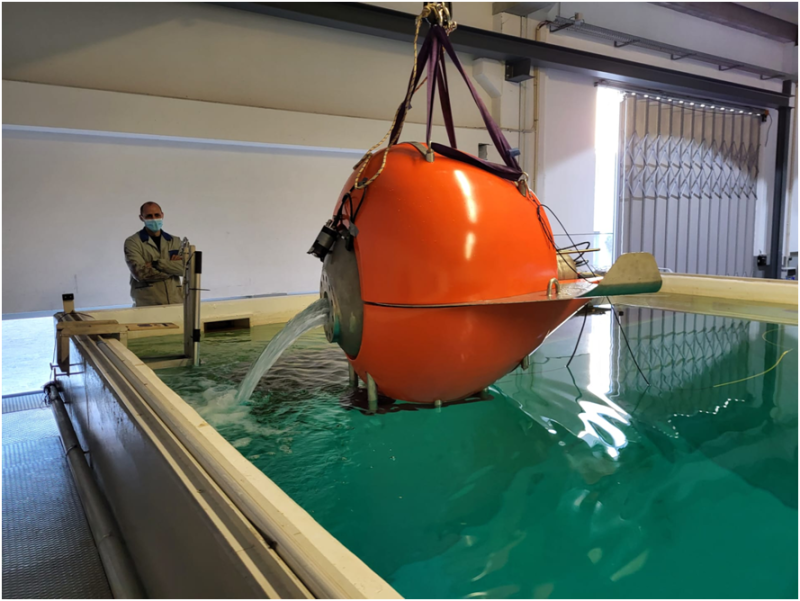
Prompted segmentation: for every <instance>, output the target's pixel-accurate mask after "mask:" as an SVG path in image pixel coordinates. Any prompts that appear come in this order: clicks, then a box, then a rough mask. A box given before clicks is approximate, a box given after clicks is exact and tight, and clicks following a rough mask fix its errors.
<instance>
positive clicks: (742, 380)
mask: <svg viewBox="0 0 800 601" xmlns="http://www.w3.org/2000/svg"><path fill="white" fill-rule="evenodd" d="M764 334H766V332H764ZM762 337H763V335H762ZM764 340H765V341H767V342H769V340H767V339H766V338H764ZM770 344H775V343H774V342H772V343H770ZM791 352H792V351H791V349H790V350H788V351H783V354H782V355H781V356H780V359H778V361H777V362H776V363H775V365H773V366H772V367H770V368H769V369H768V370H766V371H762V372H761V373H760V374H756V375H754V376H747V377H746V378H742V379H741V380H734V381H733V382H725V383H724V384H715V385H714V386H713V388H721V387H722V386H730V385H731V384H738V383H739V382H744V381H745V380H752V379H753V378H758V377H759V376H763V375H764V374H767V373H769V372H771V371H772V370H773V369H775V368H776V367H778V364H779V363H780V362H781V361H782V360H783V358H784V357H785V356H786V355H788V354H789V353H791Z"/></svg>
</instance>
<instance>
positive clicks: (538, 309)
mask: <svg viewBox="0 0 800 601" xmlns="http://www.w3.org/2000/svg"><path fill="white" fill-rule="evenodd" d="M382 158H383V153H378V154H376V155H375V156H373V157H372V158H371V160H370V164H369V165H368V166H367V168H366V169H365V171H364V173H363V174H362V178H370V177H371V176H372V175H373V174H375V172H376V171H377V169H378V168H379V166H380V165H381V161H382ZM354 180H355V172H354V174H353V175H352V176H351V177H350V179H349V180H348V182H347V184H346V185H345V187H344V189H343V191H342V196H341V197H340V200H339V203H337V206H336V209H335V211H334V215H337V214H338V215H340V216H341V223H342V224H343V227H345V228H349V227H350V216H351V214H355V220H354V221H355V225H356V227H357V230H358V233H357V235H356V236H355V238H354V239H353V249H354V252H355V260H356V261H357V267H358V270H357V271H358V281H359V282H360V284H359V285H360V299H361V301H362V303H363V322H362V324H361V328H362V330H361V339H360V342H361V344H360V348H359V349H358V352H357V353H354V356H348V358H349V360H350V361H351V363H352V364H353V366H354V368H355V370H356V372H357V373H358V375H359V376H360V377H361V378H362V379H365V380H366V378H367V374H369V375H370V376H371V377H372V378H373V379H374V380H375V383H376V384H377V387H378V389H379V390H380V391H381V392H382V393H383V394H385V395H387V396H390V397H392V398H396V399H400V400H405V401H413V402H418V403H432V402H434V401H437V400H441V401H452V400H457V399H462V398H464V397H467V396H469V395H471V394H473V393H475V392H477V391H480V390H482V389H484V388H485V387H486V386H488V385H489V384H491V383H492V382H494V381H495V380H497V379H498V378H500V377H502V376H503V375H505V374H507V373H508V372H509V371H511V370H512V369H514V367H515V366H516V365H518V364H519V363H520V361H521V360H522V359H523V357H525V356H527V355H528V354H529V353H530V352H531V351H533V350H534V349H536V348H537V347H538V346H539V345H540V344H541V343H542V341H543V340H544V339H545V337H546V336H547V335H548V334H549V333H550V332H552V331H553V330H555V329H556V328H557V327H558V326H559V325H560V324H561V323H563V321H564V320H566V319H567V318H568V317H569V316H570V315H572V314H573V313H574V312H575V311H577V310H578V309H579V308H580V307H581V306H582V305H583V304H585V303H586V300H583V299H579V300H552V301H546V302H534V303H524V304H512V305H508V304H501V305H496V304H491V301H496V300H500V299H508V298H509V297H516V296H520V295H525V294H531V293H540V292H542V291H544V290H546V289H547V286H548V282H550V280H551V279H552V278H555V277H556V276H557V273H558V269H557V260H556V249H555V247H554V245H553V243H552V242H551V239H552V232H551V230H550V225H549V223H548V221H547V218H546V216H545V214H544V211H539V210H537V209H538V208H539V202H538V199H536V197H535V196H534V195H533V193H532V192H528V193H527V195H525V194H523V193H521V192H520V190H519V189H518V187H517V186H516V185H515V184H514V183H513V182H509V181H507V180H504V179H501V178H499V177H496V176H494V175H492V174H490V173H487V172H486V171H484V170H482V169H480V168H478V167H474V166H472V165H469V164H466V163H463V162H461V161H456V160H453V159H449V158H446V157H444V156H441V155H439V154H436V156H435V159H434V161H433V162H432V163H431V162H428V161H426V160H425V157H424V156H423V154H422V153H421V152H420V151H419V150H417V149H415V148H414V147H413V146H410V145H406V144H401V145H396V146H392V147H391V149H390V150H389V156H388V157H387V163H386V167H385V169H384V171H383V172H382V173H381V175H380V176H379V177H378V178H377V179H376V180H375V181H374V182H373V183H372V184H370V185H369V186H368V188H367V191H366V194H365V193H364V192H363V191H361V190H354V191H352V192H351V193H350V194H351V197H352V199H350V198H347V193H348V191H350V190H351V188H352V186H353V183H354ZM525 189H526V190H527V187H526V188H525ZM344 198H347V202H344V206H342V203H343V199H344ZM362 201H363V202H362ZM356 209H357V211H356ZM477 303H481V304H480V305H478V304H477ZM454 304H461V305H464V306H458V307H454V306H447V307H436V308H433V307H430V305H454ZM387 305H391V306H387ZM344 313H346V312H344ZM347 317H348V316H347V315H342V316H341V319H342V320H346V319H347ZM342 327H347V326H342Z"/></svg>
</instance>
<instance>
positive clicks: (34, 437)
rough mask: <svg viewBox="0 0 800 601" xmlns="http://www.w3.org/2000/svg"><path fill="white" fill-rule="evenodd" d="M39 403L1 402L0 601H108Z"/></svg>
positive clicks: (50, 420)
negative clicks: (0, 574)
mask: <svg viewBox="0 0 800 601" xmlns="http://www.w3.org/2000/svg"><path fill="white" fill-rule="evenodd" d="M4 342H5V341H4ZM4 354H5V353H4ZM4 367H5V366H4ZM4 371H5V370H4ZM42 399H43V393H41V392H37V393H35V394H28V395H14V396H4V397H3V400H2V412H3V580H2V587H3V589H2V595H3V598H6V599H22V598H25V599H110V598H111V591H110V589H109V588H108V582H107V581H106V577H105V574H104V572H103V568H102V565H101V563H100V557H99V556H98V554H97V549H96V548H95V545H94V541H93V540H92V535H91V532H90V531H89V526H88V524H87V523H86V517H85V516H84V513H83V508H82V507H81V502H80V499H79V497H78V493H77V491H76V490H75V485H74V484H73V482H72V475H71V474H70V472H69V467H68V466H67V463H66V460H65V458H64V450H63V448H62V446H61V438H60V437H59V435H58V429H57V428H56V423H55V419H54V417H53V413H52V411H51V410H50V409H49V408H46V407H45V406H44V404H43V402H42Z"/></svg>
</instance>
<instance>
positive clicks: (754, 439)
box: [130, 306, 798, 598]
mask: <svg viewBox="0 0 800 601" xmlns="http://www.w3.org/2000/svg"><path fill="white" fill-rule="evenodd" d="M617 308H618V310H620V311H621V312H622V315H621V316H620V320H621V323H622V324H623V327H624V329H625V332H626V333H627V335H628V339H629V342H630V345H631V347H632V350H633V353H634V356H635V357H636V359H637V361H638V363H639V365H640V366H641V368H642V371H643V373H644V374H645V376H646V377H647V379H648V380H649V385H648V384H647V383H646V382H645V380H644V378H643V377H642V375H640V374H639V372H638V370H637V369H636V366H635V365H634V363H633V360H632V359H631V356H630V353H628V351H627V347H626V344H625V341H624V339H623V338H622V337H621V336H620V334H619V330H618V329H617V328H616V326H615V325H614V324H613V323H612V316H611V314H610V313H608V312H599V313H598V314H594V315H590V316H588V318H587V320H586V326H585V330H584V333H583V336H582V339H581V343H580V345H579V347H578V349H577V352H576V353H575V358H574V359H573V361H572V363H571V365H570V368H569V369H567V368H566V367H565V366H566V363H567V361H568V360H569V357H570V355H571V354H572V352H573V349H574V346H575V340H576V338H577V335H578V331H579V330H580V327H581V322H582V319H583V318H582V317H576V318H573V319H572V320H570V321H569V322H568V323H567V324H565V326H563V327H562V328H561V329H559V330H558V331H557V332H556V333H555V334H554V335H553V336H552V337H551V338H550V339H548V341H547V342H546V343H545V344H544V345H543V346H542V347H541V348H540V349H539V350H537V351H536V353H534V354H533V355H532V356H531V367H530V369H529V370H527V371H522V370H516V371H515V372H513V373H511V374H509V375H508V376H506V377H504V378H502V379H501V380H499V381H498V382H497V383H495V385H493V386H492V387H490V388H489V389H488V390H487V394H485V395H484V398H481V399H478V398H476V399H471V400H469V401H468V402H463V403H459V404H451V405H445V406H444V407H442V408H440V409H437V408H435V407H432V406H425V407H420V406H416V405H410V404H406V403H401V402H395V401H392V400H390V399H382V401H381V404H380V406H379V410H378V412H377V413H372V412H370V411H368V410H367V402H366V392H365V391H364V390H361V391H358V392H353V391H351V390H350V389H349V388H348V386H347V364H346V362H345V360H344V356H343V354H342V352H341V350H340V349H338V347H335V346H332V345H329V344H328V343H327V342H326V341H325V339H324V336H323V335H322V333H321V331H315V332H312V333H309V334H307V335H305V336H303V337H302V338H301V339H300V340H299V341H298V342H297V343H296V345H295V346H294V347H293V348H291V349H290V350H289V351H287V353H286V355H285V356H284V357H283V358H282V359H281V360H279V362H278V363H277V365H276V366H275V367H274V368H273V370H272V371H271V372H270V373H269V374H268V375H267V377H265V378H264V379H263V380H262V381H261V383H260V385H259V387H258V388H257V389H256V393H255V394H254V396H253V398H252V399H251V401H250V402H249V403H248V404H246V405H244V406H237V405H236V404H235V401H234V395H235V386H236V384H237V383H238V382H239V381H240V380H241V379H242V378H243V377H244V375H245V373H246V371H247V369H248V367H249V365H250V363H251V362H252V361H253V360H254V359H255V358H256V357H257V356H258V354H259V353H260V352H261V350H262V349H263V347H264V345H265V344H266V342H267V341H268V340H269V339H270V338H271V337H272V336H274V335H275V333H277V331H279V330H280V327H281V326H279V325H278V326H276V325H273V326H261V327H256V328H253V329H251V330H248V331H243V332H231V333H220V334H210V335H207V336H205V339H204V341H203V345H202V355H203V359H204V364H203V365H202V366H201V367H200V368H180V369H170V370H159V371H158V375H159V377H160V378H161V379H162V380H163V381H164V382H165V383H167V385H169V386H170V387H172V388H173V389H174V390H175V391H176V392H178V393H179V394H180V395H181V396H182V397H183V398H184V399H185V400H186V401H187V402H189V403H190V404H191V405H192V406H193V407H194V408H195V409H196V410H197V411H198V412H199V413H200V414H201V415H202V416H203V417H204V418H205V419H206V420H207V421H208V422H209V423H210V424H212V425H213V426H214V427H215V428H216V429H217V430H218V431H219V432H220V433H221V434H222V435H223V436H224V437H225V438H226V439H227V440H228V441H230V442H231V443H232V444H233V446H234V447H236V448H237V449H238V450H239V451H240V452H241V453H242V454H243V455H244V456H245V457H247V458H248V459H249V460H250V461H251V462H252V463H253V464H254V465H256V466H257V467H258V468H259V469H261V470H262V471H263V472H264V473H265V474H266V475H267V476H269V478H271V479H272V480H273V481H274V482H275V483H277V484H278V485H279V486H280V487H281V488H282V489H283V490H284V491H285V492H287V493H288V494H289V495H290V496H291V497H292V498H293V499H294V500H295V501H296V502H297V503H299V504H300V505H301V506H302V507H303V508H304V509H306V511H308V512H309V513H310V514H311V515H312V516H313V517H314V518H315V519H316V520H317V521H318V522H319V523H320V524H321V525H322V526H323V527H324V528H326V529H327V530H328V531H329V532H331V534H333V535H334V536H335V537H336V538H338V539H339V540H340V541H341V542H342V543H343V544H344V545H345V546H347V547H348V548H349V549H350V550H351V551H353V552H354V553H355V554H356V555H358V556H359V557H360V558H361V559H362V560H363V561H364V562H365V563H366V564H367V565H368V566H369V567H370V568H372V569H373V570H375V571H376V572H377V573H378V574H379V575H380V576H381V577H383V578H384V579H385V580H386V581H387V582H389V584H391V585H392V586H393V587H394V588H395V589H396V590H397V591H398V592H400V593H401V594H402V595H404V596H406V597H434V598H435V597H471V598H483V597H495V598H529V597H535V598H544V597H796V595H797V469H798V465H797V358H796V357H797V327H796V326H787V325H771V324H767V323H760V322H750V321H745V320H738V319H731V318H723V317H715V316H704V315H694V314H687V313H675V312H668V311H657V310H651V309H642V308H632V307H621V306H618V307H617ZM180 344H181V342H180V340H179V339H177V337H175V338H173V337H163V338H158V339H140V340H135V341H131V343H130V348H131V350H133V351H134V352H136V353H138V354H140V355H149V354H168V353H170V352H174V349H175V348H176V347H180ZM173 345H174V346H173Z"/></svg>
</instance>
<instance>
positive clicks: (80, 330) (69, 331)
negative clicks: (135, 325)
mask: <svg viewBox="0 0 800 601" xmlns="http://www.w3.org/2000/svg"><path fill="white" fill-rule="evenodd" d="M127 331H128V328H127V326H125V325H123V324H119V323H101V324H99V325H94V324H88V323H79V322H68V323H66V324H65V325H64V327H63V328H61V330H60V332H59V333H60V334H61V335H62V336H96V335H100V334H119V333H120V332H127Z"/></svg>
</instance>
